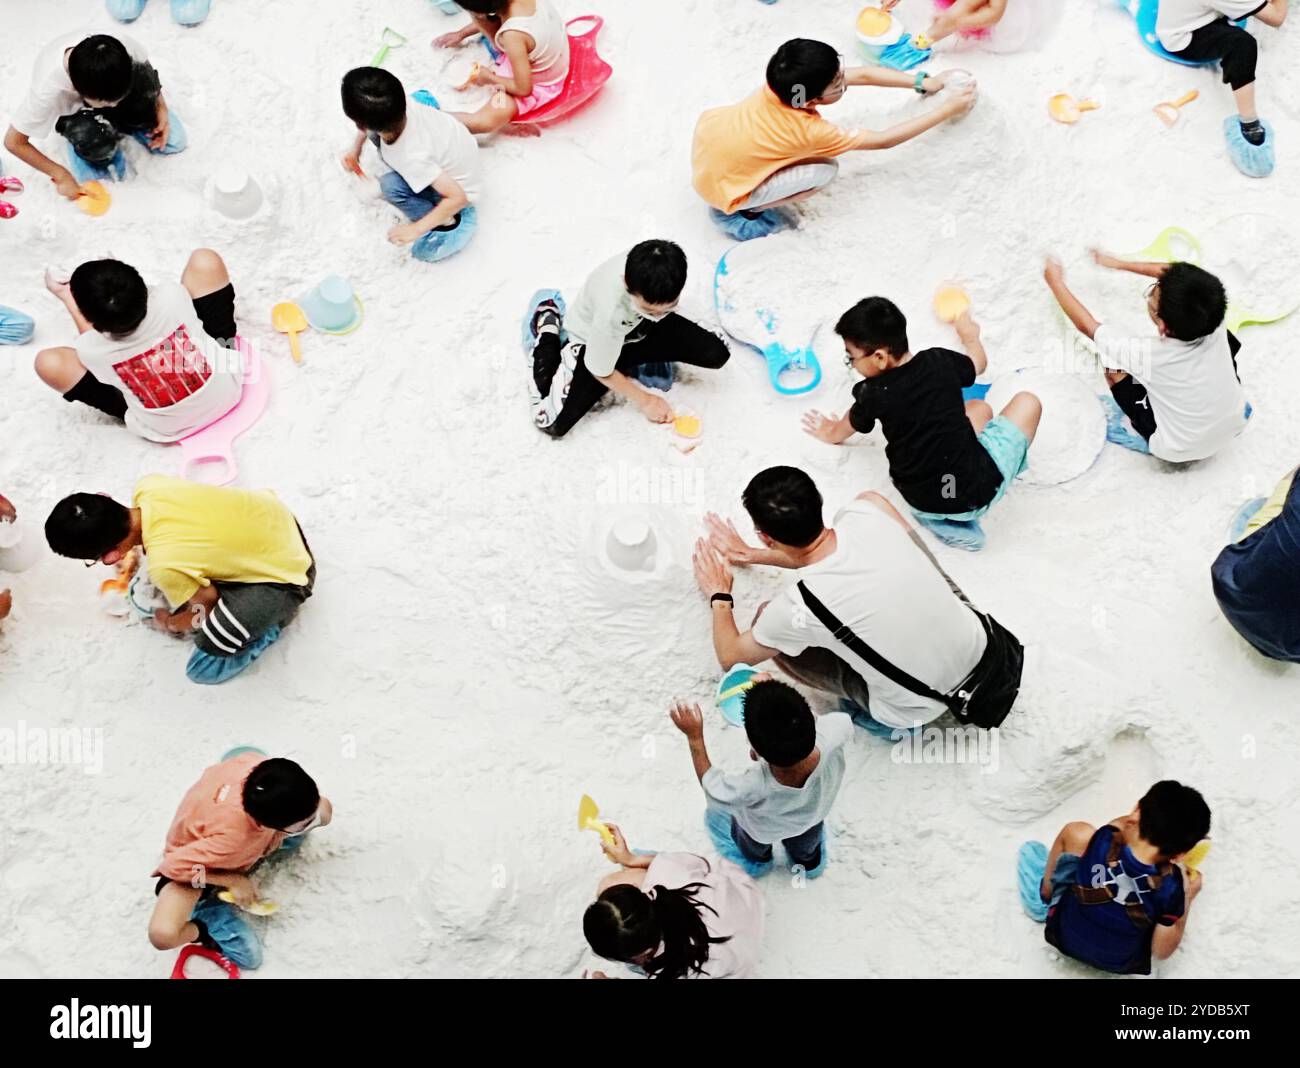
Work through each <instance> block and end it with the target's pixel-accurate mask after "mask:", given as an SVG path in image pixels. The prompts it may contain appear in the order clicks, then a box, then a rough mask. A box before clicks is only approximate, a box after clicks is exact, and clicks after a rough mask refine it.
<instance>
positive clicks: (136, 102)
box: [4, 30, 186, 200]
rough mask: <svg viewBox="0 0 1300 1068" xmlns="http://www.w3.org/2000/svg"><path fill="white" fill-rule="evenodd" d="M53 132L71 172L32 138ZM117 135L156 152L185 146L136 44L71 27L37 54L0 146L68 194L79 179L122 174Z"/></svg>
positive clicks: (123, 164) (71, 194)
mask: <svg viewBox="0 0 1300 1068" xmlns="http://www.w3.org/2000/svg"><path fill="white" fill-rule="evenodd" d="M55 131H57V132H58V133H60V134H62V135H63V137H64V138H65V139H66V140H67V141H68V146H69V163H70V164H71V165H72V168H73V170H72V171H69V170H68V169H67V168H65V167H62V166H60V165H59V164H58V163H56V162H55V161H54V160H52V159H50V157H49V156H47V155H46V154H45V153H44V152H42V151H41V150H40V149H39V148H37V147H36V146H35V145H34V144H33V143H32V142H33V141H34V140H40V139H41V138H43V137H47V136H48V135H49V134H51V133H53V132H55ZM125 134H131V135H132V136H134V137H135V138H136V139H137V140H138V141H140V143H141V144H143V145H145V146H146V147H147V148H148V149H149V151H150V152H153V153H156V154H162V155H170V154H172V153H175V152H180V151H181V150H182V149H183V148H185V145H186V138H185V130H184V127H183V126H181V124H180V121H179V120H178V119H177V118H176V117H175V116H174V115H172V114H171V112H170V110H169V109H168V107H167V101H166V99H165V98H164V96H163V93H162V86H161V84H160V82H159V80H158V74H157V72H156V71H155V70H154V69H153V67H152V65H151V64H150V63H149V57H148V55H146V53H145V50H144V49H143V48H142V47H141V46H140V44H139V43H137V42H136V41H134V40H132V39H131V38H130V37H126V36H124V35H116V36H109V35H107V34H95V33H89V32H88V31H86V30H76V31H73V32H70V33H66V34H63V35H61V36H60V37H57V38H55V39H54V40H53V41H51V42H50V43H49V44H48V45H46V47H45V48H43V49H42V50H41V51H40V53H39V54H38V55H37V57H36V62H35V64H34V65H33V70H32V84H31V88H30V89H29V90H28V93H27V96H26V98H25V99H24V100H23V102H22V104H21V105H19V108H18V110H17V111H16V112H15V113H14V115H13V116H12V118H11V119H10V124H9V129H8V131H7V132H6V133H5V138H4V145H5V148H6V149H8V150H9V151H10V152H12V153H13V154H14V155H15V156H17V157H18V158H19V159H21V160H22V161H23V162H24V163H27V164H28V165H29V166H31V167H34V168H35V169H36V170H38V171H40V172H41V173H42V174H44V175H46V176H47V177H48V178H49V179H50V181H52V182H53V183H54V186H55V188H56V189H57V190H58V191H59V194H60V195H61V196H64V197H67V198H68V199H69V200H75V199H76V197H77V195H78V193H79V191H80V184H81V183H82V182H85V181H88V180H90V179H91V178H98V179H101V180H103V179H105V178H109V177H116V178H119V179H120V178H123V177H125V174H126V160H125V157H124V156H123V154H122V151H121V148H120V146H119V142H120V141H121V139H122V137H123V135H125ZM74 172H75V173H74Z"/></svg>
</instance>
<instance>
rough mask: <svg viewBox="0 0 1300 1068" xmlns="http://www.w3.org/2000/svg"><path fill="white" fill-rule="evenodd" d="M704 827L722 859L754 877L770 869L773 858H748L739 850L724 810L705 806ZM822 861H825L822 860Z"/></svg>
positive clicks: (764, 873) (729, 820) (756, 877)
mask: <svg viewBox="0 0 1300 1068" xmlns="http://www.w3.org/2000/svg"><path fill="white" fill-rule="evenodd" d="M704 828H705V830H707V831H708V832H709V837H710V838H711V839H712V840H713V847H714V848H715V849H716V850H717V851H718V854H719V856H721V857H722V859H723V860H729V861H731V863H732V864H735V865H737V866H738V867H741V868H744V869H745V871H747V872H748V873H749V874H750V875H751V876H752V877H753V878H755V879H758V878H760V877H762V876H764V875H766V874H767V873H768V872H770V871H771V870H772V866H773V864H774V863H775V861H774V860H768V861H758V860H750V859H749V858H748V857H747V856H745V854H744V853H742V852H741V851H740V846H738V845H736V840H735V839H734V838H732V837H731V817H730V816H728V815H727V814H726V813H725V812H719V811H718V810H717V809H712V808H706V809H705V810H704ZM823 863H825V861H824V860H823Z"/></svg>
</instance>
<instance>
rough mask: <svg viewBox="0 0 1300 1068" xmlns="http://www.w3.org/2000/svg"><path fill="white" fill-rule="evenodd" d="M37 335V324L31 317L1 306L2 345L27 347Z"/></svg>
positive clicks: (0, 334) (0, 339)
mask: <svg viewBox="0 0 1300 1068" xmlns="http://www.w3.org/2000/svg"><path fill="white" fill-rule="evenodd" d="M35 333H36V323H35V321H34V320H33V319H32V317H31V316H30V315H24V314H23V313H22V312H20V311H19V310H18V309H17V308H6V307H5V306H4V305H3V304H0V345H25V344H27V342H29V341H31V339H32V335H33V334H35Z"/></svg>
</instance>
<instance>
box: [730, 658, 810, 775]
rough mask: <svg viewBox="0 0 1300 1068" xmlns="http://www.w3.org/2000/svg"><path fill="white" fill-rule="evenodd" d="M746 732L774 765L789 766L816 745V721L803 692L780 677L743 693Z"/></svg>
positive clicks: (760, 754) (756, 685) (754, 744)
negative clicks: (782, 680) (780, 679)
mask: <svg viewBox="0 0 1300 1068" xmlns="http://www.w3.org/2000/svg"><path fill="white" fill-rule="evenodd" d="M744 706H745V733H746V734H747V735H748V736H749V744H750V745H751V746H753V747H754V752H755V753H757V754H758V755H759V756H760V757H762V758H763V759H764V760H766V761H767V762H768V763H769V764H771V765H772V766H773V767H777V768H790V767H794V765H795V764H798V763H799V761H801V760H803V759H805V758H806V757H807V756H808V755H809V754H810V753H811V752H812V751H813V749H815V748H816V746H817V721H816V719H815V718H814V717H813V712H812V709H811V708H809V707H808V702H807V701H806V700H805V699H804V696H803V694H801V693H800V692H799V691H798V690H796V689H795V688H794V687H793V686H791V685H789V684H788V683H784V682H780V681H778V680H777V679H766V680H764V681H763V682H756V683H754V685H753V686H751V687H750V688H749V689H748V690H746V691H745V695H744Z"/></svg>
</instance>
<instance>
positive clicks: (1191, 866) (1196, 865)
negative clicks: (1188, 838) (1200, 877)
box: [1183, 838, 1210, 872]
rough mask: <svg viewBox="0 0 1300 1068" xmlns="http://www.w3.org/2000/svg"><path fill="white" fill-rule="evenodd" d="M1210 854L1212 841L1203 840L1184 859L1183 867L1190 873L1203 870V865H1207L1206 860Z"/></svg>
mask: <svg viewBox="0 0 1300 1068" xmlns="http://www.w3.org/2000/svg"><path fill="white" fill-rule="evenodd" d="M1209 853H1210V840H1209V839H1208V838H1202V839H1201V840H1200V841H1199V842H1198V843H1197V844H1196V845H1194V846H1192V848H1191V849H1190V850H1189V851H1188V853H1187V856H1185V857H1183V867H1184V868H1186V869H1187V870H1188V871H1190V872H1197V871H1200V870H1201V865H1202V864H1204V863H1205V858H1206V857H1207V856H1208V855H1209Z"/></svg>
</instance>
